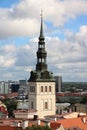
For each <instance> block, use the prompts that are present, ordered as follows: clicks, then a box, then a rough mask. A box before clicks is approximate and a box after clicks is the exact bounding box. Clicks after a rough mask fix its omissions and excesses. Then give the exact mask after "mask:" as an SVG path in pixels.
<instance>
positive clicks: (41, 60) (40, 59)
mask: <svg viewBox="0 0 87 130" xmlns="http://www.w3.org/2000/svg"><path fill="white" fill-rule="evenodd" d="M44 39H45V38H44V34H43V14H42V11H41V27H40V36H39V42H38V51H37V64H36V71H42V70H47V64H46V56H47V53H46V51H45V42H44Z"/></svg>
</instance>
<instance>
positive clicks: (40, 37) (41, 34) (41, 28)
mask: <svg viewBox="0 0 87 130" xmlns="http://www.w3.org/2000/svg"><path fill="white" fill-rule="evenodd" d="M39 39H44V34H43V11H42V10H41V27H40V36H39Z"/></svg>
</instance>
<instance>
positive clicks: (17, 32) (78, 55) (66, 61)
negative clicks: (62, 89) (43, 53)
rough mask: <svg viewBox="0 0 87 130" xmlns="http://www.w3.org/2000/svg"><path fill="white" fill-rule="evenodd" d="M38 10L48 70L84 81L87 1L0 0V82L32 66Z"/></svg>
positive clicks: (86, 70)
mask: <svg viewBox="0 0 87 130" xmlns="http://www.w3.org/2000/svg"><path fill="white" fill-rule="evenodd" d="M41 9H43V19H44V24H43V25H44V35H45V42H46V50H47V64H48V69H49V71H52V72H53V74H54V76H55V75H61V76H62V78H63V81H79V82H80V81H83V82H87V55H86V53H87V52H86V51H87V0H73V1H72V0H63V1H62V0H40V1H36V0H0V73H1V74H2V75H0V81H1V80H6V81H7V80H20V79H28V78H29V76H30V71H31V70H34V69H35V65H36V62H37V61H36V51H37V48H38V37H39V32H40V11H41Z"/></svg>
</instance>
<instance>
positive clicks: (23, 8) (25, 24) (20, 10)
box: [0, 0, 87, 39]
mask: <svg viewBox="0 0 87 130" xmlns="http://www.w3.org/2000/svg"><path fill="white" fill-rule="evenodd" d="M86 7H87V1H86V0H77V1H76V0H73V1H72V0H64V1H61V0H57V1H56V0H40V1H36V0H21V1H20V2H19V3H18V4H15V5H14V6H12V7H11V8H7V9H4V8H0V29H1V31H0V39H4V38H9V37H12V36H30V35H33V34H35V33H37V32H38V31H39V20H38V19H39V17H40V16H39V15H40V10H41V9H43V10H44V17H45V18H44V19H46V20H48V21H50V22H52V23H53V25H55V26H63V25H64V23H65V22H66V21H68V20H69V19H70V18H72V19H73V18H75V17H76V16H78V15H81V14H87V8H86Z"/></svg>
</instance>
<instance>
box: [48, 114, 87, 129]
mask: <svg viewBox="0 0 87 130" xmlns="http://www.w3.org/2000/svg"><path fill="white" fill-rule="evenodd" d="M83 118H84V117H78V118H70V119H62V120H58V121H56V122H54V121H53V122H51V124H50V126H51V128H52V129H54V128H55V127H56V128H57V125H58V126H59V124H62V125H63V127H64V128H70V127H75V126H76V127H79V128H80V129H83V130H87V116H86V117H85V121H86V122H85V123H84V122H83Z"/></svg>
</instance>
